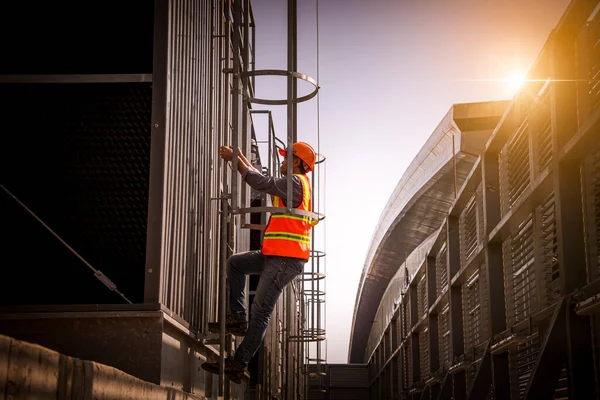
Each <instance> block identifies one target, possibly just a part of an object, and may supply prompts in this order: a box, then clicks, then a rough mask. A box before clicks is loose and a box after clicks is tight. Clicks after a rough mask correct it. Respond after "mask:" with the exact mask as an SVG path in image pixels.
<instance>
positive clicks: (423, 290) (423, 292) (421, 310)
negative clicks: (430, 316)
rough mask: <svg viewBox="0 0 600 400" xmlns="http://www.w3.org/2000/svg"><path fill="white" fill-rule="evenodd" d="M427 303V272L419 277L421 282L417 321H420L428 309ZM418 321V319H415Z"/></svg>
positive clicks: (418, 288) (419, 284)
mask: <svg viewBox="0 0 600 400" xmlns="http://www.w3.org/2000/svg"><path fill="white" fill-rule="evenodd" d="M428 309H429V308H428V305H427V277H426V275H425V274H423V275H422V276H421V278H420V279H419V283H418V284H417V321H420V320H421V318H423V316H424V315H425V314H426V313H427V311H428ZM415 322H416V321H415Z"/></svg>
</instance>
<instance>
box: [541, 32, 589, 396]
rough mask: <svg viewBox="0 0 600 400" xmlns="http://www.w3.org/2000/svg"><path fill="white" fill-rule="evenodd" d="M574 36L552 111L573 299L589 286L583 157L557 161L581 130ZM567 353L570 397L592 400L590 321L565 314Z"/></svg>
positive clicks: (559, 219) (556, 47)
mask: <svg viewBox="0 0 600 400" xmlns="http://www.w3.org/2000/svg"><path fill="white" fill-rule="evenodd" d="M575 43H576V32H572V31H569V30H567V31H565V32H562V34H561V35H560V36H558V37H555V38H554V42H553V43H552V53H551V66H550V71H551V93H550V96H551V112H552V150H553V155H554V158H553V167H554V176H553V179H554V188H555V201H556V205H555V206H556V226H557V238H558V260H559V270H560V275H561V279H562V294H563V295H566V296H569V295H570V294H571V293H573V292H574V291H575V290H577V289H578V288H581V287H583V286H584V285H585V284H586V283H587V273H586V260H585V254H586V253H585V239H584V227H583V224H584V222H583V207H582V204H583V200H582V188H581V176H580V165H581V160H580V159H579V158H574V159H564V160H558V159H557V156H556V155H557V154H559V150H560V149H562V147H563V146H564V145H565V143H566V142H567V141H568V140H569V139H570V138H571V137H572V136H573V134H574V133H575V132H576V131H577V128H578V121H577V81H576V78H577V69H576V60H577V58H576V56H575V55H576V52H575ZM566 329H567V332H566V350H567V360H568V368H567V371H568V380H569V397H570V398H571V399H584V398H588V399H589V398H593V397H595V395H594V393H596V385H595V379H594V378H595V377H594V362H593V354H592V352H591V351H590V349H591V348H592V337H591V329H590V317H589V316H578V315H577V314H575V312H574V311H573V305H572V304H571V303H570V302H569V303H568V304H567V310H566Z"/></svg>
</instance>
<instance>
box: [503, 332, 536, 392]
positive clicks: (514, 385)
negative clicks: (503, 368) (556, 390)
mask: <svg viewBox="0 0 600 400" xmlns="http://www.w3.org/2000/svg"><path fill="white" fill-rule="evenodd" d="M539 351H540V333H539V332H536V333H534V334H532V335H530V336H529V337H528V338H527V340H526V341H524V342H523V343H521V344H519V345H518V346H517V348H515V349H511V350H510V352H509V356H508V362H509V367H510V385H511V388H510V392H511V399H522V398H523V397H524V396H525V390H527V384H528V383H529V379H530V378H531V374H532V373H533V369H534V368H535V364H536V362H537V359H538V354H539Z"/></svg>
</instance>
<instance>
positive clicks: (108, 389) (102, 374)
mask: <svg viewBox="0 0 600 400" xmlns="http://www.w3.org/2000/svg"><path fill="white" fill-rule="evenodd" d="M4 399H11V400H20V399H40V400H46V399H78V400H88V399H90V400H91V399H98V400H102V399H113V400H119V399H146V400H159V399H165V400H174V399H177V400H187V399H204V397H199V396H194V395H190V394H187V393H184V392H182V391H180V390H176V389H173V388H166V387H162V386H158V385H155V384H152V383H149V382H146V381H143V380H141V379H138V378H135V377H133V376H131V375H128V374H126V373H125V372H123V371H120V370H118V369H116V368H112V367H109V366H106V365H103V364H99V363H96V362H93V361H86V360H81V359H78V358H74V357H68V356H65V355H63V354H60V353H57V352H55V351H52V350H49V349H47V348H45V347H42V346H38V345H35V344H31V343H28V342H22V341H19V340H15V339H12V338H10V337H8V336H3V335H0V400H4Z"/></svg>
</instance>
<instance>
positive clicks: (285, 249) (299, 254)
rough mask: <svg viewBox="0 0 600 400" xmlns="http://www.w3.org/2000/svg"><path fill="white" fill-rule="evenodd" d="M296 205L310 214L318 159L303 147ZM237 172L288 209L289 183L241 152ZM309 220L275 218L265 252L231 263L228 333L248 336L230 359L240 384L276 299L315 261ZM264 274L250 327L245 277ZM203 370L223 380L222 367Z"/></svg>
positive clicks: (296, 153)
mask: <svg viewBox="0 0 600 400" xmlns="http://www.w3.org/2000/svg"><path fill="white" fill-rule="evenodd" d="M292 151H293V155H292V157H293V161H292V166H293V170H292V174H293V176H292V185H293V190H292V204H291V207H292V208H294V209H298V210H304V211H308V212H311V211H312V204H311V186H310V181H309V179H308V177H307V176H306V174H307V173H308V172H310V171H312V170H313V168H314V165H315V161H316V158H317V157H316V153H315V151H314V150H313V148H312V147H311V146H310V145H308V144H307V143H304V142H298V143H294V144H293V145H292ZM279 153H280V154H281V155H282V156H283V162H282V164H281V173H282V174H283V175H284V176H287V173H288V160H287V158H288V154H287V150H283V149H282V150H279ZM219 155H220V156H221V158H222V159H223V160H225V161H226V162H227V161H232V158H233V149H232V148H231V147H229V146H222V147H221V148H220V150H219ZM238 171H239V173H240V174H241V176H242V180H244V181H246V183H247V184H248V185H250V186H251V187H252V188H253V189H255V190H258V191H260V192H264V193H268V194H270V195H272V196H273V207H286V201H287V197H288V194H287V178H285V177H284V178H274V177H267V176H264V175H262V174H261V173H260V172H259V171H258V170H256V169H255V168H254V167H253V166H252V165H251V164H250V162H249V161H248V160H247V159H246V157H245V156H244V155H243V154H242V153H241V152H240V151H239V150H238ZM311 221H313V220H311V219H310V218H309V217H305V216H300V215H294V214H291V215H290V214H286V213H272V215H271V217H270V219H269V223H268V225H267V228H266V230H265V234H264V239H263V244H262V249H261V250H256V251H248V252H245V253H240V254H234V255H233V256H231V257H230V258H229V260H227V280H228V282H229V291H230V293H229V305H230V310H229V311H230V312H229V313H228V314H227V317H226V320H225V326H226V329H227V332H229V333H231V334H234V335H236V336H244V339H243V341H242V343H241V344H240V345H239V346H238V348H237V350H236V352H235V356H233V357H229V358H226V359H225V374H226V375H227V376H229V378H230V379H231V380H232V381H233V382H235V383H240V382H241V379H242V376H243V374H244V371H245V370H246V368H247V366H248V362H249V361H250V359H251V358H252V357H253V356H254V354H255V353H256V351H257V350H258V348H259V346H260V344H261V342H262V340H263V338H264V336H265V332H266V330H267V327H268V325H269V320H270V319H271V314H272V313H273V310H274V308H275V304H276V303H277V299H278V298H279V296H280V295H281V293H282V292H283V289H284V288H285V286H286V285H287V284H288V283H290V282H291V281H292V280H293V279H294V278H295V277H296V276H298V275H299V274H301V273H302V272H303V269H304V264H305V263H306V262H307V261H308V259H309V258H310V229H311V227H312V225H313V224H312V223H311ZM250 273H259V274H260V278H259V281H258V287H257V289H256V295H255V297H254V301H253V303H252V312H251V316H250V323H248V322H246V294H245V287H246V275H248V274H250ZM219 329H220V324H219V323H218V322H216V323H211V324H209V330H210V331H211V332H219ZM202 368H203V369H204V370H206V371H208V372H211V373H214V374H218V373H219V363H218V362H212V363H209V362H205V363H203V364H202Z"/></svg>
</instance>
